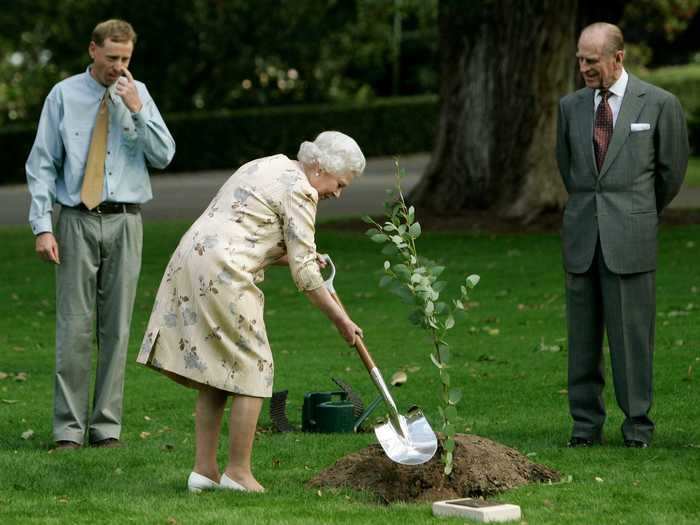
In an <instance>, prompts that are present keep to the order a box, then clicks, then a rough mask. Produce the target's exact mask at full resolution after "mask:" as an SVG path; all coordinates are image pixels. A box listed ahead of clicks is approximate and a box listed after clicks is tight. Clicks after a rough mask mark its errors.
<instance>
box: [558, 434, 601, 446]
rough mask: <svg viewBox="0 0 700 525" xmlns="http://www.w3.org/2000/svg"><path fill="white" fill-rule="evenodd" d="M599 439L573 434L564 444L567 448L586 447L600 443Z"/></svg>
mask: <svg viewBox="0 0 700 525" xmlns="http://www.w3.org/2000/svg"><path fill="white" fill-rule="evenodd" d="M600 443H601V441H600V439H588V438H583V437H577V436H573V437H572V438H571V439H570V440H569V442H568V443H567V444H566V446H567V447H569V448H587V447H592V446H593V445H600Z"/></svg>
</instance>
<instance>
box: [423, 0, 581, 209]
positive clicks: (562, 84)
mask: <svg viewBox="0 0 700 525" xmlns="http://www.w3.org/2000/svg"><path fill="white" fill-rule="evenodd" d="M576 9H577V2H576V0H563V1H554V0H519V1H514V0H481V1H478V2H474V1H472V2H462V1H459V0H442V1H441V3H440V12H439V29H440V54H441V83H440V96H441V110H440V125H439V127H438V129H439V132H438V136H437V139H436V144H435V148H434V150H433V155H432V159H431V162H430V164H429V165H428V168H427V170H426V173H425V174H424V176H423V178H422V180H421V182H420V183H419V185H418V186H417V187H416V189H415V190H414V191H413V192H412V194H411V195H410V198H411V200H412V201H413V202H415V203H416V204H417V205H418V206H420V207H421V208H424V209H430V210H432V211H434V212H436V213H445V214H448V213H449V214H452V213H459V212H460V211H463V210H469V209H493V210H494V211H496V212H497V213H499V214H500V215H503V216H508V217H517V218H520V219H522V220H523V221H529V220H531V219H532V218H533V217H535V216H536V215H538V214H539V213H540V212H542V211H544V210H546V209H551V208H561V206H562V205H563V203H564V201H565V198H566V194H565V191H564V188H563V185H562V184H561V181H560V178H559V174H558V172H557V168H556V162H555V158H554V144H555V138H556V116H557V106H558V100H559V98H560V97H561V96H562V95H563V94H565V93H567V92H569V91H571V89H572V87H573V85H572V77H571V67H572V62H573V61H574V54H575V33H574V32H575V23H576V13H577V10H576Z"/></svg>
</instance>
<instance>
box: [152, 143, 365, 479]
mask: <svg viewBox="0 0 700 525" xmlns="http://www.w3.org/2000/svg"><path fill="white" fill-rule="evenodd" d="M297 159H298V160H297V161H294V160H290V159H289V158H287V157H286V156H284V155H275V156H272V157H265V158H262V159H258V160H254V161H251V162H249V163H247V164H245V165H244V166H242V167H241V168H240V169H238V171H236V172H235V173H234V174H233V175H232V176H231V178H229V179H228V181H227V182H226V183H225V184H224V185H223V187H222V188H221V189H220V190H219V193H218V194H217V195H216V196H215V197H214V199H213V200H212V202H211V203H210V204H209V207H208V208H207V209H206V210H205V212H204V213H203V214H202V215H201V217H199V219H197V221H196V222H195V223H194V224H193V225H192V227H191V228H190V229H189V230H188V231H187V233H185V235H184V236H183V238H182V239H181V241H180V243H179V245H178V247H177V249H176V250H175V253H174V255H173V256H172V258H171V259H170V262H169V263H168V266H167V268H166V270H165V275H164V276H163V280H162V282H161V284H160V288H159V289H158V295H157V297H156V300H155V305H154V307H153V312H152V314H151V318H150V321H149V323H148V328H147V330H146V335H145V338H144V341H143V344H142V346H141V350H140V352H139V356H138V362H139V363H142V364H145V365H147V366H149V367H151V368H153V369H155V370H158V371H160V372H162V373H164V374H166V375H167V376H168V377H170V378H171V379H173V380H175V381H177V382H178V383H181V384H184V385H186V386H189V387H191V388H195V389H197V390H198V391H199V394H198V396H197V405H196V419H195V432H196V455H195V461H194V469H193V471H192V473H191V474H190V476H189V479H188V482H187V486H188V489H189V490H190V491H192V492H200V491H202V490H207V489H215V488H226V489H233V490H247V491H262V490H264V489H263V487H262V486H261V485H260V484H259V483H258V482H257V480H256V479H255V477H254V476H253V474H252V472H251V465H250V459H251V454H252V448H253V438H254V437H255V428H256V424H257V420H258V416H259V414H260V408H261V406H262V403H263V399H264V398H266V397H270V396H271V394H272V379H273V370H274V367H273V359H272V353H271V351H270V345H269V343H268V340H267V334H266V333H265V322H264V319H263V303H264V297H263V293H262V292H261V291H260V289H259V288H258V287H257V286H256V283H257V282H260V281H261V280H262V279H263V270H264V269H265V268H266V267H267V266H269V265H270V264H288V265H289V268H290V270H291V274H292V278H293V279H294V282H295V283H296V285H297V287H298V288H299V290H301V291H302V292H304V293H305V294H306V296H307V297H308V298H309V299H310V300H311V302H312V303H313V304H314V305H316V306H317V307H318V308H319V309H320V310H322V311H323V312H324V313H325V314H326V315H327V316H328V318H329V319H330V320H331V321H332V322H333V323H334V324H335V326H336V327H337V329H338V331H339V332H340V334H341V335H342V337H343V338H344V339H345V341H347V342H348V343H349V344H351V345H352V344H354V343H355V338H356V337H358V336H359V337H362V331H361V329H360V328H359V327H358V326H357V325H356V324H355V323H354V322H353V321H352V320H351V319H350V318H349V317H348V316H347V315H346V314H345V312H344V311H343V310H342V309H341V308H340V307H339V306H338V305H337V304H336V303H335V302H334V301H333V299H332V298H331V296H330V294H329V293H328V291H327V290H326V288H325V287H324V286H323V279H322V277H321V273H320V269H319V256H318V254H317V253H316V245H315V241H314V221H315V216H316V204H317V202H318V199H319V198H321V199H325V198H329V197H335V198H338V197H340V195H341V193H342V191H343V188H345V187H347V186H348V185H349V184H350V183H351V182H352V180H353V178H354V177H355V176H357V175H360V174H361V173H362V171H363V170H364V168H365V158H364V156H363V154H362V152H361V151H360V148H359V146H358V145H357V143H356V142H355V141H354V140H353V139H352V138H350V137H349V136H347V135H344V134H342V133H339V132H336V131H325V132H323V133H321V134H320V135H319V136H318V137H317V138H316V140H315V141H314V142H304V143H302V144H301V147H300V148H299V153H298V155H297ZM229 396H231V397H232V398H233V400H232V404H231V415H230V422H229V423H230V424H229V460H228V464H227V465H226V469H225V470H224V473H223V474H220V471H219V468H218V465H217V462H216V451H217V446H218V440H219V432H220V427H221V421H222V416H223V413H224V407H225V405H226V401H227V398H228V397H229Z"/></svg>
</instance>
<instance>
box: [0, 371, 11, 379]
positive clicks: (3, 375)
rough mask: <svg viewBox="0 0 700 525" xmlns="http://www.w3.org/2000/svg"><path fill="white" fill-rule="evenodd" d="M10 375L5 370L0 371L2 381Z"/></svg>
mask: <svg viewBox="0 0 700 525" xmlns="http://www.w3.org/2000/svg"><path fill="white" fill-rule="evenodd" d="M8 377H10V374H6V373H5V372H0V381H2V380H3V379H7V378H8Z"/></svg>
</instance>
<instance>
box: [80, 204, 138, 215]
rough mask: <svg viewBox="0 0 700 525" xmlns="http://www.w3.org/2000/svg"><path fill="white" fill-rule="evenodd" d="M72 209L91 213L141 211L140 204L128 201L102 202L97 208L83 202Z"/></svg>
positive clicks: (132, 212)
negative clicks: (89, 207)
mask: <svg viewBox="0 0 700 525" xmlns="http://www.w3.org/2000/svg"><path fill="white" fill-rule="evenodd" d="M72 209H74V210H80V211H85V212H91V213H99V214H108V213H131V214H137V213H139V212H140V211H141V205H140V204H131V203H128V202H102V203H100V204H98V205H97V207H96V208H93V209H91V210H88V208H87V206H85V204H83V203H82V202H81V203H80V204H79V205H77V206H74V207H73V208H72Z"/></svg>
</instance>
